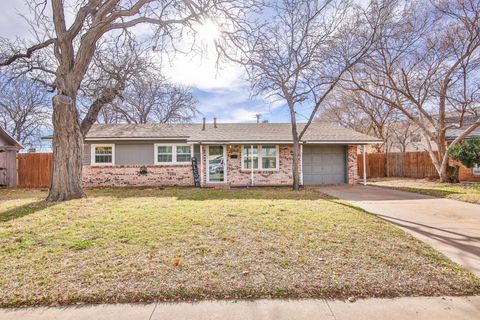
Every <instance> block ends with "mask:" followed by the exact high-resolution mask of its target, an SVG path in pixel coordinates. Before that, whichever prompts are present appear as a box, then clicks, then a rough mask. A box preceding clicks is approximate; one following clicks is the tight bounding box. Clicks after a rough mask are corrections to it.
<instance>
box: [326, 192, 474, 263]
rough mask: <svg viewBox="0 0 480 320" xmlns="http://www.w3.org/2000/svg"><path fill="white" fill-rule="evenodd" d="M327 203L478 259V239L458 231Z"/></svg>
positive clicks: (339, 202) (351, 206)
mask: <svg viewBox="0 0 480 320" xmlns="http://www.w3.org/2000/svg"><path fill="white" fill-rule="evenodd" d="M329 201H332V202H335V203H337V204H340V205H343V206H346V207H349V208H354V209H357V210H361V211H363V212H365V213H366V214H370V215H374V216H376V217H378V218H380V219H382V220H383V221H385V223H391V224H393V225H395V226H397V227H399V228H401V229H403V230H404V231H407V230H409V231H411V232H412V233H415V234H417V235H418V236H415V238H417V239H419V240H420V241H422V242H425V241H424V240H422V239H421V238H419V236H423V237H425V238H429V239H431V240H434V241H438V242H440V243H442V244H445V245H448V246H451V247H454V248H455V249H457V250H459V251H460V252H462V253H463V254H459V256H465V254H470V255H473V256H475V257H479V258H480V237H476V236H470V235H468V234H465V233H461V232H459V231H452V230H447V229H444V228H439V227H436V226H433V225H427V224H424V223H419V222H416V221H412V220H405V219H400V218H395V217H391V216H386V215H381V214H374V213H370V212H368V211H366V210H364V209H362V208H359V207H356V206H354V205H351V204H349V203H345V202H343V201H341V200H339V199H332V200H329ZM475 268H478V267H477V266H476V267H475Z"/></svg>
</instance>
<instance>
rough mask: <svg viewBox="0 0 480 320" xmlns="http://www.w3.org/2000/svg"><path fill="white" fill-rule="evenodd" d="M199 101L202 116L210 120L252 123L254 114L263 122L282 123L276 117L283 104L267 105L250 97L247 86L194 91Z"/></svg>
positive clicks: (263, 101)
mask: <svg viewBox="0 0 480 320" xmlns="http://www.w3.org/2000/svg"><path fill="white" fill-rule="evenodd" d="M194 94H195V96H196V97H197V98H198V99H199V110H200V112H201V113H202V115H201V116H199V119H197V120H201V119H200V118H201V117H202V116H205V117H206V118H207V119H209V120H211V119H212V118H213V117H216V118H217V119H218V120H219V121H222V122H254V121H256V117H255V115H256V114H261V115H262V119H263V120H270V121H284V119H280V118H279V117H278V116H279V115H280V114H283V112H282V110H281V109H282V107H283V104H278V103H277V104H269V103H268V102H266V101H265V100H264V99H263V98H262V97H251V96H250V90H249V87H248V84H246V83H244V84H243V85H241V86H237V87H234V88H228V89H213V90H200V89H195V90H194Z"/></svg>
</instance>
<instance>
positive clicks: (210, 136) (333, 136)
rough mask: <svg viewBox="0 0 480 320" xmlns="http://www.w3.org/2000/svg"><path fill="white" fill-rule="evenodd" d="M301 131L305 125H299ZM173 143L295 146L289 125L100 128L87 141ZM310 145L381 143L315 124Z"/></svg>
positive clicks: (309, 132)
mask: <svg viewBox="0 0 480 320" xmlns="http://www.w3.org/2000/svg"><path fill="white" fill-rule="evenodd" d="M298 127H299V128H298V131H300V130H301V129H302V128H303V127H304V124H299V125H298ZM101 139H108V140H115V139H121V140H128V139H132V140H141V139H171V140H175V139H178V140H187V141H189V142H199V143H200V142H201V143H240V142H242V143H244V142H255V143H260V142H262V143H265V142H285V143H291V142H292V131H291V125H290V124H288V123H261V124H257V123H218V124H217V128H214V126H213V124H211V123H209V124H207V125H206V128H205V130H202V124H198V123H196V124H96V125H94V126H92V128H91V130H90V132H89V133H88V134H87V137H86V140H87V141H88V140H101ZM302 140H303V142H306V143H361V144H364V143H379V142H381V141H380V140H378V139H377V138H374V137H371V136H368V135H365V134H362V133H358V132H356V131H353V130H350V129H346V128H343V127H341V126H339V125H336V124H330V123H313V124H312V125H311V126H310V127H309V128H308V130H307V132H306V133H305V136H304V138H303V139H302Z"/></svg>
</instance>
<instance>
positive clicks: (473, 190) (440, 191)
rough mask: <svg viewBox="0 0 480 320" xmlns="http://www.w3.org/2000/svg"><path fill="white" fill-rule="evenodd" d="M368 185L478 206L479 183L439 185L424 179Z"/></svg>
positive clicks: (374, 182) (479, 195)
mask: <svg viewBox="0 0 480 320" xmlns="http://www.w3.org/2000/svg"><path fill="white" fill-rule="evenodd" d="M369 184H370V185H374V186H379V187H388V188H393V189H397V190H404V191H410V192H416V193H420V194H426V195H429V196H433V197H438V198H447V199H454V200H459V201H464V202H470V203H477V204H480V183H440V182H437V181H431V180H424V179H406V178H390V179H374V180H372V181H370V182H369Z"/></svg>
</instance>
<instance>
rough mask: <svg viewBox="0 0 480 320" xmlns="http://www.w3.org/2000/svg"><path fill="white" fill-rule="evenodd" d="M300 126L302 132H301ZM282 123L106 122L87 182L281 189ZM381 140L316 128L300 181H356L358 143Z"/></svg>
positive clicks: (87, 166)
mask: <svg viewBox="0 0 480 320" xmlns="http://www.w3.org/2000/svg"><path fill="white" fill-rule="evenodd" d="M303 126H304V125H303V124H300V125H299V130H301V128H302V127H303ZM291 136H292V133H291V125H290V124H285V123H260V124H246V123H222V124H216V123H214V124H105V125H100V124H97V125H94V126H93V127H92V128H91V130H90V132H89V133H88V135H87V136H86V138H85V150H84V168H83V182H84V185H85V186H86V187H103V186H193V185H194V175H193V167H192V158H193V157H195V158H196V159H197V172H198V175H199V181H200V184H201V186H203V187H208V186H222V185H226V186H232V187H235V186H283V185H291V184H292V182H293V178H292V160H293V156H292V138H291ZM372 143H379V140H378V139H376V138H373V137H370V136H367V135H364V134H361V133H358V132H355V131H352V130H349V129H345V128H343V127H340V126H337V125H334V124H325V123H321V124H312V126H311V127H309V129H308V130H307V132H306V134H305V136H304V138H303V139H302V145H301V159H300V168H299V170H300V172H301V184H304V185H314V184H337V183H349V184H353V183H356V181H357V179H358V176H357V147H358V145H364V144H372Z"/></svg>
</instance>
